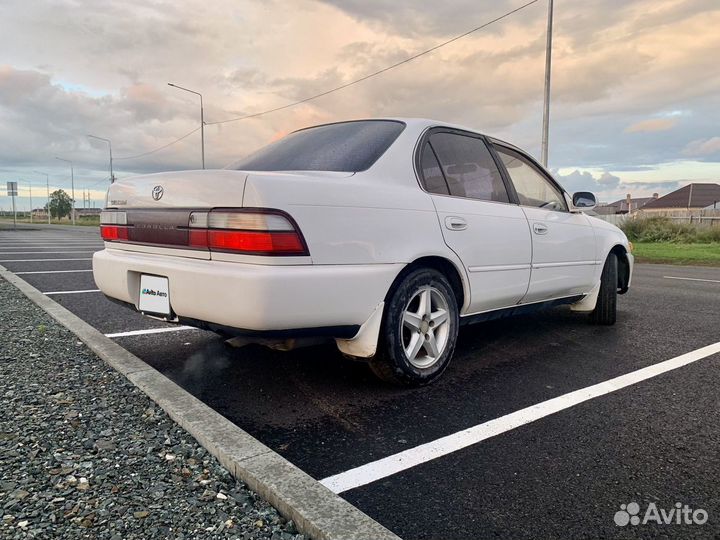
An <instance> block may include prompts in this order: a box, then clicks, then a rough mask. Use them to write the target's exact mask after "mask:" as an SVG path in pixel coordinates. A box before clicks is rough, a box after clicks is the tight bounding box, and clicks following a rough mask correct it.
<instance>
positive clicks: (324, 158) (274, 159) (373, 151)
mask: <svg viewBox="0 0 720 540" xmlns="http://www.w3.org/2000/svg"><path fill="white" fill-rule="evenodd" d="M403 129H405V124H404V123H402V122H398V121H395V120H361V121H355V122H342V123H338V124H328V125H324V126H316V127H311V128H307V129H302V130H300V131H296V132H294V133H291V134H290V135H288V136H287V137H284V138H282V139H280V140H279V141H277V142H274V143H272V144H269V145H267V146H265V147H263V148H261V149H260V150H258V151H257V152H255V153H253V154H251V155H249V156H248V157H246V158H244V159H241V160H239V161H236V162H235V163H233V164H231V165H229V166H228V167H226V168H227V169H233V170H244V171H337V172H359V171H364V170H366V169H369V168H370V167H371V166H372V165H373V163H375V162H376V161H377V160H378V158H379V157H380V156H381V155H382V154H383V153H384V152H385V150H387V149H388V148H389V147H390V145H391V144H392V143H393V142H394V141H395V139H397V137H398V135H400V133H401V132H402V130H403Z"/></svg>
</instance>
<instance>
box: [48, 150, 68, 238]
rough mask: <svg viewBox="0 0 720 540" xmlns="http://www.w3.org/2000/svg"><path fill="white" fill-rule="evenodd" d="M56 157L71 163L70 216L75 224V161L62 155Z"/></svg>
mask: <svg viewBox="0 0 720 540" xmlns="http://www.w3.org/2000/svg"><path fill="white" fill-rule="evenodd" d="M55 159H59V160H60V161H64V162H66V163H69V164H70V189H71V192H72V193H71V197H72V207H71V208H70V218H71V219H72V224H73V225H75V172H74V171H73V163H72V161H70V160H69V159H63V158H61V157H56V158H55ZM49 209H50V208H48V210H49Z"/></svg>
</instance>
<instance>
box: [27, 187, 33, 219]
mask: <svg viewBox="0 0 720 540" xmlns="http://www.w3.org/2000/svg"><path fill="white" fill-rule="evenodd" d="M28 186H30V224H32V211H33V207H32V183H31V182H28Z"/></svg>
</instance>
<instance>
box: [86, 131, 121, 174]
mask: <svg viewBox="0 0 720 540" xmlns="http://www.w3.org/2000/svg"><path fill="white" fill-rule="evenodd" d="M88 137H90V138H91V139H97V140H99V141H105V142H106V143H108V149H109V150H110V183H111V184H112V183H113V182H115V176H113V170H112V143H111V142H110V139H104V138H103V137H98V136H96V135H88Z"/></svg>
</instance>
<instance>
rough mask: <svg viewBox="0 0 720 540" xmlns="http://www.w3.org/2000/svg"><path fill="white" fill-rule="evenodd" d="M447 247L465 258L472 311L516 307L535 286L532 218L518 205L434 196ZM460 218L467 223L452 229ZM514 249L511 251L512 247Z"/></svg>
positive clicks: (469, 310)
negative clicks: (531, 232)
mask: <svg viewBox="0 0 720 540" xmlns="http://www.w3.org/2000/svg"><path fill="white" fill-rule="evenodd" d="M432 200H433V202H434V203H435V208H436V209H437V213H438V218H439V223H440V229H441V230H442V234H443V236H444V238H445V241H446V243H447V244H448V246H450V247H451V248H452V249H453V251H454V252H455V253H456V254H457V255H458V256H459V257H460V258H461V259H462V261H463V264H464V266H465V270H466V271H467V274H468V279H469V281H470V290H471V298H470V302H469V305H468V309H467V312H468V313H478V312H481V311H487V310H490V309H498V308H503V307H506V306H511V305H513V304H517V303H518V302H519V301H520V300H522V298H523V297H524V296H525V294H526V293H527V290H528V284H529V282H530V264H531V262H532V249H531V243H530V232H529V229H528V223H527V219H525V215H524V214H523V211H522V209H521V208H520V207H519V206H518V205H516V204H504V203H496V202H488V201H478V200H472V199H462V198H459V197H450V196H445V195H432ZM455 218H461V219H462V220H463V222H464V224H465V225H466V228H465V229H462V230H451V228H450V227H449V226H448V223H446V222H447V221H450V222H451V223H452V222H453V220H454V219H455ZM509 247H511V249H508V248H509Z"/></svg>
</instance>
